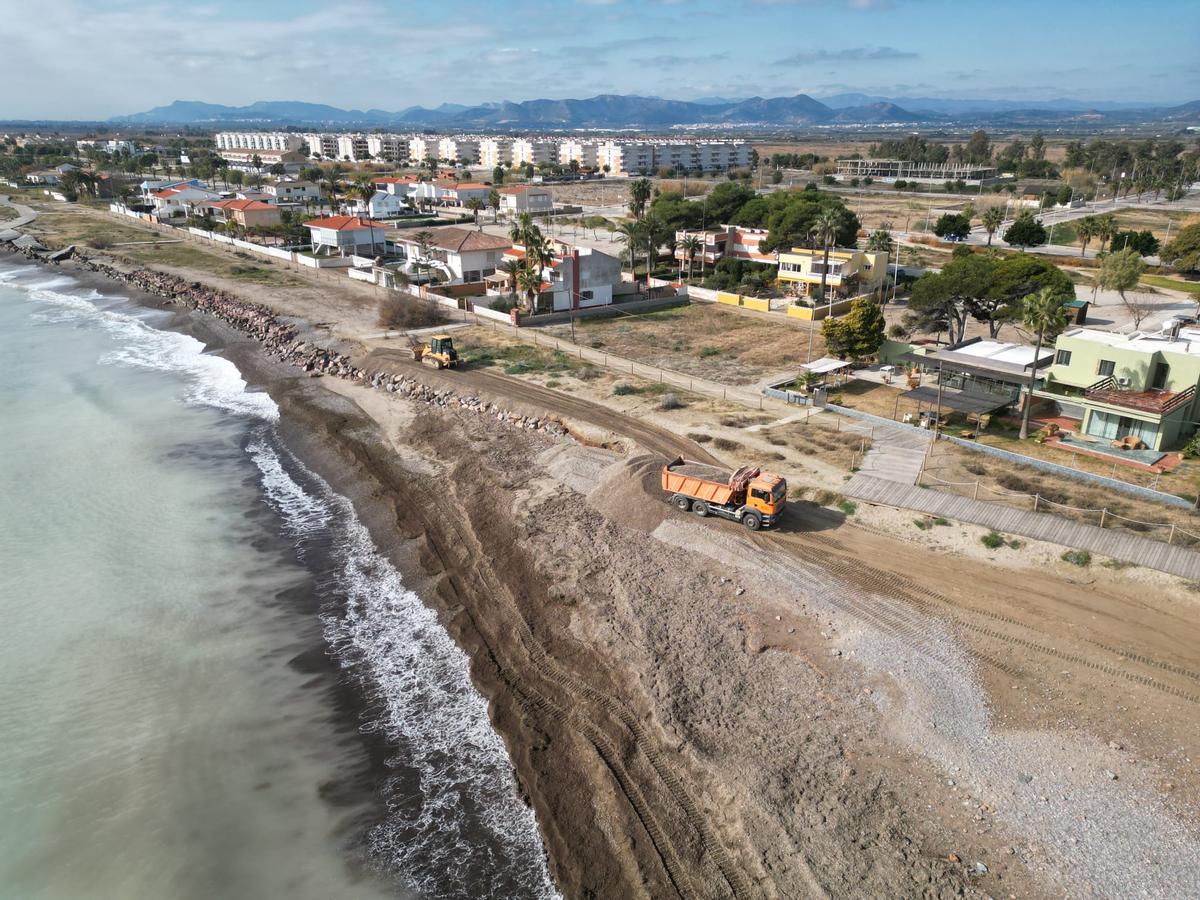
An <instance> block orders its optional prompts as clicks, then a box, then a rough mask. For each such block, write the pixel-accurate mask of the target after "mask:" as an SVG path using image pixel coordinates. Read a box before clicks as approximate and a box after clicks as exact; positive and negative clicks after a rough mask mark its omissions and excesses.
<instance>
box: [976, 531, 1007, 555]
mask: <svg viewBox="0 0 1200 900" xmlns="http://www.w3.org/2000/svg"><path fill="white" fill-rule="evenodd" d="M979 543H981V544H983V546H985V547H987V548H988V549H989V550H996V549H999V548H1000V547H1003V546H1004V544H1005V540H1004V535H1002V534H1001V533H1000V532H998V531H989V532H988V533H987V534H985V535H984V536H983V537H981V538H980V539H979Z"/></svg>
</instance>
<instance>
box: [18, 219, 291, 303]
mask: <svg viewBox="0 0 1200 900" xmlns="http://www.w3.org/2000/svg"><path fill="white" fill-rule="evenodd" d="M34 227H35V229H37V230H39V231H40V230H44V231H45V232H46V233H45V234H44V235H40V236H43V237H44V238H45V240H46V241H47V243H49V244H52V245H54V246H56V247H57V246H61V247H65V246H67V245H69V244H78V245H79V246H81V247H91V248H92V249H94V250H103V251H104V252H105V253H106V254H108V255H109V256H113V257H116V258H118V259H123V260H126V261H128V262H131V263H136V264H138V265H148V266H164V267H168V266H170V267H174V266H179V267H184V268H188V269H199V270H204V271H207V272H211V273H212V274H214V275H218V276H223V277H226V278H231V279H234V280H236V281H243V282H247V283H251V284H269V285H274V286H277V287H288V286H295V285H299V284H302V283H303V282H301V280H300V279H298V278H297V277H295V276H294V275H291V274H289V273H288V272H287V267H286V265H285V264H284V263H281V262H278V261H275V260H269V259H267V258H265V257H262V256H259V255H257V254H253V255H252V254H250V253H244V252H241V251H236V252H222V251H220V250H216V249H209V248H206V247H203V246H199V245H197V244H195V243H193V242H192V241H191V240H190V239H188V238H184V237H176V236H174V235H172V234H170V233H168V232H162V231H158V230H156V229H150V228H143V227H138V226H136V225H126V224H125V223H123V222H120V221H118V220H115V219H110V218H107V217H100V216H97V215H96V214H95V213H91V212H77V211H73V210H70V209H62V208H61V207H54V208H52V209H50V210H39V212H38V219H37V222H36V223H35V226H34ZM173 242H174V243H173Z"/></svg>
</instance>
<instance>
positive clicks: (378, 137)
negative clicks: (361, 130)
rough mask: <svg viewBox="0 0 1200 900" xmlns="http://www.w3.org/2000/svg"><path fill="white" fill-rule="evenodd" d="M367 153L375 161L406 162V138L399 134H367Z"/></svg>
mask: <svg viewBox="0 0 1200 900" xmlns="http://www.w3.org/2000/svg"><path fill="white" fill-rule="evenodd" d="M367 152H368V153H370V154H371V156H373V157H374V158H375V159H381V160H386V161H388V162H397V163H405V162H408V138H407V137H405V136H403V135H399V134H369V135H367Z"/></svg>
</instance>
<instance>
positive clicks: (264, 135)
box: [213, 131, 304, 152]
mask: <svg viewBox="0 0 1200 900" xmlns="http://www.w3.org/2000/svg"><path fill="white" fill-rule="evenodd" d="M213 143H214V145H215V146H216V149H217V150H280V151H285V152H287V151H295V150H299V149H300V145H301V144H302V143H304V136H303V135H299V134H290V133H288V132H286V131H221V132H218V133H217V134H215V135H213Z"/></svg>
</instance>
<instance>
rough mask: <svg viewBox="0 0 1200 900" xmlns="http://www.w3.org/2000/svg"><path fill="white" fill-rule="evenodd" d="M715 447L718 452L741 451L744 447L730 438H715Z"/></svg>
mask: <svg viewBox="0 0 1200 900" xmlns="http://www.w3.org/2000/svg"><path fill="white" fill-rule="evenodd" d="M713 446H714V447H716V448H717V449H718V450H726V451H728V450H741V449H742V445H741V444H739V443H738V442H737V441H731V440H730V439H729V438H723V437H719V438H713Z"/></svg>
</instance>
